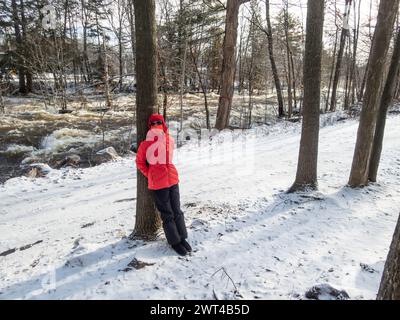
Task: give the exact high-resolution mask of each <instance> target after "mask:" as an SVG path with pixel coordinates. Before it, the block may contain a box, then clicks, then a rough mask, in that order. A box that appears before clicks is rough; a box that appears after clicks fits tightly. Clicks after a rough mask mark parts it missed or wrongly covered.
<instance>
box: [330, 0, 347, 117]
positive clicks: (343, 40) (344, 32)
mask: <svg viewBox="0 0 400 320" xmlns="http://www.w3.org/2000/svg"><path fill="white" fill-rule="evenodd" d="M350 8H351V0H346V7H345V12H344V14H343V27H342V32H341V34H340V43H339V52H338V56H337V60H336V67H335V76H334V78H333V84H332V96H331V106H330V109H329V111H332V112H333V111H335V110H336V92H337V87H338V84H339V78H340V70H341V67H342V60H343V53H344V47H345V45H346V37H347V35H348V32H349V29H348V28H349V25H348V21H349V15H350Z"/></svg>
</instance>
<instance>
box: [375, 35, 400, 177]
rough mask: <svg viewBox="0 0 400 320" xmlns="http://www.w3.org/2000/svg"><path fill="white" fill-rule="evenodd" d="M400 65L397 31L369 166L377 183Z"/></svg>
mask: <svg viewBox="0 0 400 320" xmlns="http://www.w3.org/2000/svg"><path fill="white" fill-rule="evenodd" d="M399 64H400V29H398V30H397V36H396V43H395V47H394V50H393V55H392V61H391V63H390V68H389V73H388V76H387V79H386V84H385V88H384V90H383V93H382V98H381V102H380V106H379V112H378V118H377V121H376V128H375V136H374V142H373V146H372V153H371V160H370V164H369V180H370V181H372V182H375V181H376V176H377V172H378V166H379V161H380V158H381V152H382V141H383V135H384V131H385V124H386V114H387V111H388V108H389V106H390V105H391V103H392V100H393V95H394V91H395V88H396V79H397V74H398V72H399Z"/></svg>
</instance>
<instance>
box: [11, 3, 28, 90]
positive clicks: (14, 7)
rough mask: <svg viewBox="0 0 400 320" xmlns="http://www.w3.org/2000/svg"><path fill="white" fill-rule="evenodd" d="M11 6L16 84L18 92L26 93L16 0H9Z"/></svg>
mask: <svg viewBox="0 0 400 320" xmlns="http://www.w3.org/2000/svg"><path fill="white" fill-rule="evenodd" d="M11 7H12V19H13V24H14V32H15V40H16V43H17V50H16V51H17V59H16V60H17V64H18V68H17V69H18V85H19V92H20V93H23V94H25V93H26V83H25V72H24V66H23V58H22V45H23V43H22V35H21V28H20V19H19V17H18V8H17V3H16V0H11Z"/></svg>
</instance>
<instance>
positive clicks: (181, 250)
mask: <svg viewBox="0 0 400 320" xmlns="http://www.w3.org/2000/svg"><path fill="white" fill-rule="evenodd" d="M171 247H172V249H174V250H175V252H176V253H177V254H179V255H181V256H185V255H186V254H187V253H188V252H187V250H186V249H185V247H184V246H183V245H182V244H181V243H178V244H175V245H173V246H171Z"/></svg>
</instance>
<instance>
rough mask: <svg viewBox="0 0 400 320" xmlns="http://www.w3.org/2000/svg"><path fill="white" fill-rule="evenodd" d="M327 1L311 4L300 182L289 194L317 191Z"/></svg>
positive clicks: (304, 69)
mask: <svg viewBox="0 0 400 320" xmlns="http://www.w3.org/2000/svg"><path fill="white" fill-rule="evenodd" d="M324 6H325V3H324V1H320V0H308V10H307V26H306V44H305V54H304V66H303V79H304V107H303V123H302V130H301V140H300V151H299V159H298V164H297V173H296V180H295V182H294V184H293V185H292V187H291V188H290V189H289V192H295V191H299V190H306V189H308V188H310V189H316V188H317V160H318V137H319V114H320V99H321V97H320V96H321V57H322V34H323V24H324Z"/></svg>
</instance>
